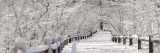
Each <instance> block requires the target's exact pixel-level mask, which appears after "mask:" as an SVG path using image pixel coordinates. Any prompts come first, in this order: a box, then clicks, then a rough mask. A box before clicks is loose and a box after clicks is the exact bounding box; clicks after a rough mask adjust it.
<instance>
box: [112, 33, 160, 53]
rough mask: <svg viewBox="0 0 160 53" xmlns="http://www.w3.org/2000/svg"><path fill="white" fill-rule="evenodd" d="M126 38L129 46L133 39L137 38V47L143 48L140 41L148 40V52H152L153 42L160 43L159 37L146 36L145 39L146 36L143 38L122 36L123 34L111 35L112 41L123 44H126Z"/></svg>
mask: <svg viewBox="0 0 160 53" xmlns="http://www.w3.org/2000/svg"><path fill="white" fill-rule="evenodd" d="M127 39H128V40H129V41H128V43H129V46H132V45H133V39H138V40H137V43H136V44H137V49H143V48H142V45H143V44H142V42H148V44H149V45H148V48H149V51H148V52H149V53H154V52H155V51H154V49H155V48H154V47H156V46H154V44H158V45H160V39H153V38H152V36H148V37H147V39H146V38H143V37H141V38H140V37H137V38H135V37H123V36H116V35H113V36H112V41H113V42H117V43H121V42H123V44H126V43H127Z"/></svg>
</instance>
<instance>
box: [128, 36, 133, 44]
mask: <svg viewBox="0 0 160 53" xmlns="http://www.w3.org/2000/svg"><path fill="white" fill-rule="evenodd" d="M132 40H133V38H131V37H130V38H129V45H130V46H131V45H133V42H132Z"/></svg>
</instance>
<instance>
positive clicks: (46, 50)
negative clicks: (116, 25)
mask: <svg viewBox="0 0 160 53" xmlns="http://www.w3.org/2000/svg"><path fill="white" fill-rule="evenodd" d="M94 33H96V31H95V32H91V33H90V34H89V35H87V36H77V37H70V38H67V39H65V40H60V41H56V42H54V40H53V38H50V37H48V38H46V39H45V45H40V46H38V47H26V45H27V44H26V42H25V40H23V39H18V40H16V41H15V50H14V53H61V51H62V50H63V48H64V47H65V46H66V45H67V44H68V43H72V42H74V41H79V40H83V39H87V38H89V37H92V35H93V34H94Z"/></svg>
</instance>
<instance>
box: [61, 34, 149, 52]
mask: <svg viewBox="0 0 160 53" xmlns="http://www.w3.org/2000/svg"><path fill="white" fill-rule="evenodd" d="M72 45H73V43H70V44H68V45H66V46H65V48H64V49H63V51H62V53H71V50H72ZM76 49H77V53H89V52H90V53H148V50H146V49H141V50H138V49H137V47H134V46H128V45H123V44H121V43H120V44H118V43H115V42H112V41H111V34H110V33H109V32H104V31H103V32H98V33H96V34H94V35H93V37H91V38H89V39H86V40H81V41H79V42H76Z"/></svg>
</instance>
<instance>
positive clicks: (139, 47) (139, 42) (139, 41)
mask: <svg viewBox="0 0 160 53" xmlns="http://www.w3.org/2000/svg"><path fill="white" fill-rule="evenodd" d="M138 49H142V48H141V40H140V39H139V38H138Z"/></svg>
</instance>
